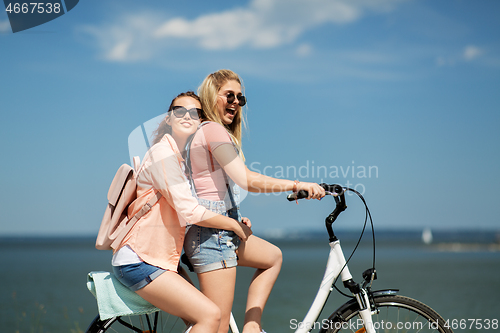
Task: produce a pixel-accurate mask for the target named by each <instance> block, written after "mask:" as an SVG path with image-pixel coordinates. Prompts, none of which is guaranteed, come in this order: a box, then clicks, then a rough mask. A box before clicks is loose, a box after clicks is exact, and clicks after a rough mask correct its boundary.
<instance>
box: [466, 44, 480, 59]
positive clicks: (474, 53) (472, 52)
mask: <svg viewBox="0 0 500 333" xmlns="http://www.w3.org/2000/svg"><path fill="white" fill-rule="evenodd" d="M483 53H484V51H483V50H482V49H480V48H478V47H477V46H474V45H468V46H466V47H465V49H464V52H463V57H464V59H465V60H467V61H471V60H474V59H476V58H478V57H480V56H481V55H483Z"/></svg>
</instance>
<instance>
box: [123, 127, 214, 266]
mask: <svg viewBox="0 0 500 333" xmlns="http://www.w3.org/2000/svg"><path fill="white" fill-rule="evenodd" d="M182 162H183V159H182V157H181V154H180V153H179V149H178V148H177V144H176V143H175V141H174V139H173V138H172V136H170V135H169V134H167V135H165V136H164V137H163V138H162V140H161V141H160V142H159V143H157V144H155V145H154V146H153V147H151V149H150V150H149V151H148V152H147V153H146V156H145V157H144V161H143V163H142V165H141V169H140V170H139V173H138V177H137V199H136V200H135V201H134V202H133V203H132V204H131V205H130V207H129V209H128V216H129V217H132V216H134V215H135V214H136V213H137V212H138V211H139V210H140V209H141V208H142V207H143V206H144V204H146V203H147V202H148V200H149V199H150V198H151V197H152V196H153V195H154V193H155V192H156V191H160V192H161V194H162V197H161V198H160V200H159V202H158V203H157V204H156V205H154V206H153V207H152V208H151V210H150V211H149V212H148V213H147V214H146V215H144V216H143V217H142V218H141V219H140V220H139V221H137V223H136V224H135V226H134V227H133V228H132V230H131V231H130V232H129V234H128V235H127V236H126V237H125V238H124V240H123V242H122V244H121V246H124V245H128V246H130V247H131V248H132V250H133V251H134V252H135V253H137V255H138V256H139V257H140V258H141V259H142V260H143V261H145V262H147V263H148V264H150V265H153V266H158V267H161V268H164V269H168V270H173V271H176V270H177V265H178V263H179V258H180V254H181V251H182V245H183V242H184V233H185V229H186V225H187V224H194V223H197V222H200V221H201V220H202V219H207V218H210V217H212V216H214V215H215V213H212V212H210V211H207V210H206V209H205V208H204V207H202V206H200V205H198V201H197V200H196V199H195V198H194V197H193V196H192V194H191V189H190V187H189V183H188V180H187V178H186V176H185V174H184V172H183V167H182Z"/></svg>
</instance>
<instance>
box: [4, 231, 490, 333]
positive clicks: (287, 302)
mask: <svg viewBox="0 0 500 333" xmlns="http://www.w3.org/2000/svg"><path fill="white" fill-rule="evenodd" d="M435 238H436V237H435ZM468 239H469V240H470V238H468ZM93 241H94V240H93V239H91V238H30V239H22V238H3V239H0V251H1V257H0V258H1V259H0V260H1V267H2V270H1V274H0V282H1V286H2V288H1V289H0V325H1V332H20V333H23V332H54V333H58V332H84V331H85V329H86V328H87V326H88V324H89V323H90V321H91V320H92V319H93V318H94V317H95V315H96V314H97V304H96V301H95V299H94V297H93V296H92V295H91V294H90V292H88V290H87V288H86V276H87V273H88V272H90V271H99V270H110V260H111V253H110V252H109V251H97V250H95V249H94V246H93ZM273 243H275V244H276V245H278V246H279V247H280V248H281V250H282V252H283V266H282V270H281V273H280V276H279V278H278V281H277V282H276V285H275V287H274V289H273V292H272V294H271V296H270V298H269V301H268V303H267V306H266V309H265V311H264V316H263V327H264V329H265V330H266V331H268V332H293V331H294V328H295V327H294V326H295V325H296V324H295V325H294V323H298V322H300V321H301V320H302V319H303V318H304V316H305V314H306V312H307V310H308V309H309V307H310V305H311V303H312V301H313V299H314V296H315V294H316V292H317V290H318V288H319V284H320V281H321V279H322V277H323V273H324V269H325V265H326V259H327V257H328V252H329V246H328V240H327V239H325V238H324V237H311V238H309V239H278V240H273ZM341 244H342V246H343V248H344V251H345V253H346V257H349V255H350V253H351V251H352V249H353V248H354V246H355V244H356V242H355V240H354V239H353V238H352V237H347V240H346V241H341ZM376 251H377V252H376V262H375V266H376V269H377V274H378V279H377V280H376V281H375V282H374V283H373V287H372V289H373V290H378V289H394V288H396V289H399V290H400V291H399V294H400V295H404V296H409V297H412V298H415V299H418V300H420V301H422V302H424V303H426V304H427V305H429V306H431V307H432V308H434V309H435V310H436V311H437V312H439V313H440V314H441V315H442V316H443V317H445V318H446V319H450V320H453V319H457V320H462V319H465V320H467V321H469V322H470V320H478V319H481V320H482V321H484V320H487V319H489V320H492V319H497V320H498V319H500V301H499V299H500V285H499V284H500V251H498V246H496V245H495V244H493V245H492V246H490V244H489V243H486V242H483V241H482V240H480V241H479V243H474V244H464V243H463V239H458V240H457V239H454V240H450V239H448V240H446V241H445V242H441V243H440V242H439V239H438V240H436V242H433V243H431V244H429V245H425V244H423V243H422V242H421V241H420V240H419V239H418V237H413V238H411V237H407V235H406V236H404V235H403V236H401V234H398V233H392V234H391V233H388V234H387V235H386V236H385V237H384V235H382V237H379V240H378V241H377V247H376ZM372 259H373V255H372V247H371V244H370V239H369V237H368V238H367V237H366V236H365V238H364V241H363V243H362V244H361V245H360V247H358V249H357V251H356V253H355V254H354V256H353V258H352V259H351V261H350V262H349V268H350V271H351V273H352V275H353V277H354V279H355V281H357V282H361V273H362V272H363V271H364V270H365V269H368V268H370V267H371V266H372ZM253 272H254V270H253V269H248V268H243V267H240V268H238V277H237V284H236V292H235V301H234V307H233V312H234V315H235V318H236V321H237V322H238V324H239V325H240V329H241V325H242V322H243V316H244V311H245V302H246V292H247V289H248V284H249V283H250V280H251V277H252V275H253ZM192 278H193V279H194V280H196V277H195V276H194V275H192ZM337 286H338V287H339V289H341V290H342V291H344V292H347V290H345V289H344V288H343V287H342V284H341V283H337ZM347 300H348V298H346V297H345V296H342V295H341V294H339V293H338V292H337V291H335V290H334V291H333V292H332V294H331V295H330V298H329V300H328V303H327V305H326V306H325V308H324V310H323V313H322V315H321V317H320V319H319V320H321V319H324V318H327V317H328V316H329V315H330V314H331V313H332V312H333V311H334V310H335V309H337V308H338V307H339V306H340V305H341V304H343V303H344V302H346V301H347ZM460 331H462V332H469V330H468V329H466V330H456V332H460ZM483 331H485V330H482V331H481V332H483ZM489 331H492V332H494V331H495V330H489ZM497 331H500V329H497Z"/></svg>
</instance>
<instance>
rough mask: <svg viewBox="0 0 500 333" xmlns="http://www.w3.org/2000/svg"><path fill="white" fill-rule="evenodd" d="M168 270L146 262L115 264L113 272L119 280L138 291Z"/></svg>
mask: <svg viewBox="0 0 500 333" xmlns="http://www.w3.org/2000/svg"><path fill="white" fill-rule="evenodd" d="M165 272H166V270H165V269H163V268H160V267H156V266H153V265H150V264H148V263H145V262H140V263H137V264H129V265H123V266H113V273H114V274H115V276H116V278H117V279H118V281H120V282H121V283H122V284H123V285H124V286H126V287H127V288H129V289H130V290H132V291H137V290H139V289H141V288H144V287H145V286H147V285H148V284H149V283H151V281H153V280H154V279H156V278H157V277H158V276H160V275H161V274H163V273H165Z"/></svg>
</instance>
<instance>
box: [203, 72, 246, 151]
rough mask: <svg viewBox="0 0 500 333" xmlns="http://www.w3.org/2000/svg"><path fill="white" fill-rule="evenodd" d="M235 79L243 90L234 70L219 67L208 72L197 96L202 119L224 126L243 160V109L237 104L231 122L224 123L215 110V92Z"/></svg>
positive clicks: (244, 123) (244, 124) (244, 125)
mask: <svg viewBox="0 0 500 333" xmlns="http://www.w3.org/2000/svg"><path fill="white" fill-rule="evenodd" d="M231 80H233V81H236V82H238V83H239V84H240V86H241V90H242V91H244V87H243V81H242V80H241V78H240V77H239V76H238V74H236V73H235V72H233V71H231V70H229V69H221V70H218V71H217V72H215V73H212V74H209V75H208V76H207V77H206V78H205V80H203V82H202V83H201V85H200V87H199V88H198V96H199V97H200V100H201V106H202V108H203V111H204V114H203V115H202V119H201V120H202V122H203V121H207V120H208V121H213V122H216V123H219V124H221V125H222V126H224V127H225V128H226V129H227V131H228V132H229V134H230V135H231V138H232V139H233V141H234V143H235V144H236V146H237V148H238V150H239V152H240V155H241V157H242V158H243V160H244V156H243V151H242V150H241V136H242V133H243V130H242V128H243V127H245V128H246V121H245V115H244V114H243V109H242V107H241V106H239V105H238V112H236V114H235V115H234V118H233V122H232V123H231V124H229V125H226V124H224V123H223V122H222V120H221V118H220V115H219V112H218V111H217V94H218V92H219V91H220V89H221V88H222V86H223V85H225V84H226V82H228V81H231Z"/></svg>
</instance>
